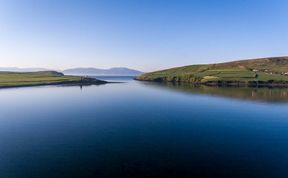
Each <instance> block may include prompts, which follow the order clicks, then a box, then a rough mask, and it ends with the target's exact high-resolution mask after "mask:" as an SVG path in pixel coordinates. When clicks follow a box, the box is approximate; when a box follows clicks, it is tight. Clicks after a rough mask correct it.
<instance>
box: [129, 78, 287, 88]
mask: <svg viewBox="0 0 288 178" xmlns="http://www.w3.org/2000/svg"><path fill="white" fill-rule="evenodd" d="M134 80H136V81H141V82H153V83H172V84H180V85H181V84H190V85H195V86H201V85H203V86H208V87H223V88H225V87H227V88H229V87H235V88H243V87H249V88H288V82H281V81H279V82H278V81H273V82H266V81H246V82H243V81H208V82H185V81H167V80H143V79H138V78H134Z"/></svg>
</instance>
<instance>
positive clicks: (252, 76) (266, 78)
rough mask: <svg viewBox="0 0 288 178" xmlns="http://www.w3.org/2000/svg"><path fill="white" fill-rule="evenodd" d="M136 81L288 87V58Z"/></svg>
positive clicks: (186, 68) (208, 67)
mask: <svg viewBox="0 0 288 178" xmlns="http://www.w3.org/2000/svg"><path fill="white" fill-rule="evenodd" d="M136 80H142V81H156V82H174V83H175V82H176V83H192V84H196V85H198V84H203V85H209V86H248V87H257V86H271V87H274V86H276V87H288V57H271V58H259V59H250V60H240V61H233V62H226V63H218V64H203V65H190V66H184V67H176V68H172V69H166V70H161V71H156V72H151V73H146V74H143V75H140V76H139V77H137V78H136Z"/></svg>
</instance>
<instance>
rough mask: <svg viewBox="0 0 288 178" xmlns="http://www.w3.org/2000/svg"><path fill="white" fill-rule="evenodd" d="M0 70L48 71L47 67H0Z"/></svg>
mask: <svg viewBox="0 0 288 178" xmlns="http://www.w3.org/2000/svg"><path fill="white" fill-rule="evenodd" d="M0 71H3V72H41V71H49V69H45V68H18V67H0Z"/></svg>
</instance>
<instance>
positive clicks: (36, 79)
mask: <svg viewBox="0 0 288 178" xmlns="http://www.w3.org/2000/svg"><path fill="white" fill-rule="evenodd" d="M104 83H106V82H105V81H101V80H96V79H93V78H88V77H79V76H66V75H64V74H62V73H60V72H55V71H44V72H0V88H7V87H22V86H39V85H60V84H69V85H70V84H71V85H72V84H73V85H92V84H104Z"/></svg>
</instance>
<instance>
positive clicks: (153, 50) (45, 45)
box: [0, 0, 288, 71]
mask: <svg viewBox="0 0 288 178" xmlns="http://www.w3.org/2000/svg"><path fill="white" fill-rule="evenodd" d="M285 55H288V1H287V0H0V66H1V67H12V66H16V67H45V68H50V69H58V70H59V69H60V70H61V69H65V68H70V67H99V68H109V67H119V66H123V67H131V68H135V69H139V70H143V71H151V70H157V69H163V68H168V67H175V66H182V65H188V64H195V63H197V64H198V63H212V62H213V63H214V62H223V61H229V60H234V59H244V58H256V57H267V56H285Z"/></svg>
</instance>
